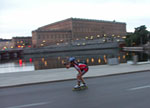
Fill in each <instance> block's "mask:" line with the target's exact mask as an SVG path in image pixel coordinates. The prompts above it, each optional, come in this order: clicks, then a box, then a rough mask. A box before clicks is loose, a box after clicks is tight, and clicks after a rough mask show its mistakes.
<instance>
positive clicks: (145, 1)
mask: <svg viewBox="0 0 150 108" xmlns="http://www.w3.org/2000/svg"><path fill="white" fill-rule="evenodd" d="M70 17H73V18H86V19H98V20H108V21H113V20H116V21H119V22H126V24H127V31H128V32H133V31H134V28H135V27H139V26H141V25H146V27H147V30H150V0H0V38H5V39H10V38H12V37H14V36H31V35H32V34H31V32H32V30H35V29H37V28H38V27H41V26H44V25H47V24H50V23H53V22H57V21H60V20H64V19H67V18H70Z"/></svg>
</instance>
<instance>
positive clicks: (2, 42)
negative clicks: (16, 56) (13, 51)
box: [0, 39, 13, 50]
mask: <svg viewBox="0 0 150 108" xmlns="http://www.w3.org/2000/svg"><path fill="white" fill-rule="evenodd" d="M9 48H13V45H12V41H11V39H0V50H5V49H9Z"/></svg>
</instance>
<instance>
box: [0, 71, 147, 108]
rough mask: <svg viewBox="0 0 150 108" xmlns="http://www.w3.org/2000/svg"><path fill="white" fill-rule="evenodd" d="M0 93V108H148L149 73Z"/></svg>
mask: <svg viewBox="0 0 150 108" xmlns="http://www.w3.org/2000/svg"><path fill="white" fill-rule="evenodd" d="M86 81H87V83H88V87H89V89H87V90H84V91H72V86H73V84H75V81H65V82H57V83H47V84H38V85H32V86H31V85H30V86H22V87H14V88H5V89H4V88H3V89H0V108H149V107H150V72H142V73H134V74H126V75H118V76H109V77H101V78H93V79H87V80H86Z"/></svg>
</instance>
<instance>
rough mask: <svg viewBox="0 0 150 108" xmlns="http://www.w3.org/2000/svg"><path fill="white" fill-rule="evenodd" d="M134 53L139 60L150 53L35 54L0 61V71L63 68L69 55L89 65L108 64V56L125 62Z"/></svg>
mask: <svg viewBox="0 0 150 108" xmlns="http://www.w3.org/2000/svg"><path fill="white" fill-rule="evenodd" d="M134 55H138V61H139V62H141V61H148V60H149V59H150V54H147V53H141V52H121V51H119V50H117V49H107V50H90V51H76V52H65V53H52V54H43V55H39V54H37V55H30V56H25V57H24V58H22V59H18V60H14V61H11V62H10V61H9V62H5V63H4V62H1V63H0V73H7V72H21V71H33V70H40V69H54V68H64V65H63V63H64V62H66V61H67V60H68V58H69V57H71V56H74V57H76V59H77V61H78V62H82V61H86V62H87V64H88V65H89V66H92V65H105V64H108V59H109V58H117V59H118V61H119V63H126V62H127V61H128V60H132V58H133V56H134Z"/></svg>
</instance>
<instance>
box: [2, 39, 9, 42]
mask: <svg viewBox="0 0 150 108" xmlns="http://www.w3.org/2000/svg"><path fill="white" fill-rule="evenodd" d="M6 41H11V39H0V42H6Z"/></svg>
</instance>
